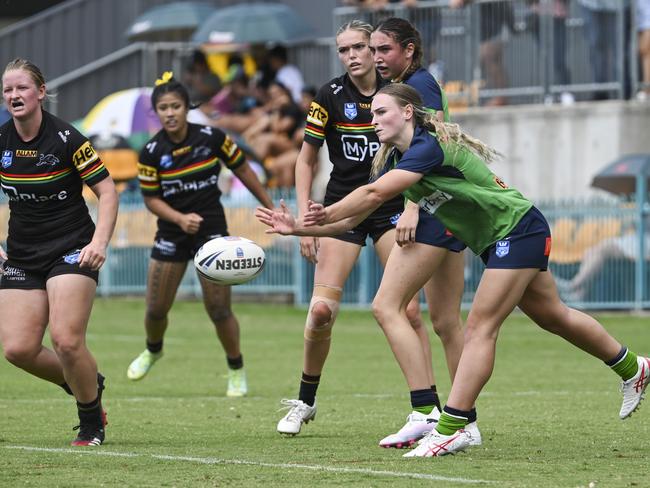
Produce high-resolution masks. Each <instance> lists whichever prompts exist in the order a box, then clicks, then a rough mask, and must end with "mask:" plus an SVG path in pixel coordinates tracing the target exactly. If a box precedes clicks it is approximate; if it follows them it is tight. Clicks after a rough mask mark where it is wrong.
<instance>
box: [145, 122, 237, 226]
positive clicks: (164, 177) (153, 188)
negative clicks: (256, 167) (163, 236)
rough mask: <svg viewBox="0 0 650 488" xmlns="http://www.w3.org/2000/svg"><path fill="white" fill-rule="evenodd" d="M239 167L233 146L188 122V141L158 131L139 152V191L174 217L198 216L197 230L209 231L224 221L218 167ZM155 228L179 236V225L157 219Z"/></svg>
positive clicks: (212, 130) (213, 130)
mask: <svg viewBox="0 0 650 488" xmlns="http://www.w3.org/2000/svg"><path fill="white" fill-rule="evenodd" d="M244 162H245V158H244V154H243V153H242V151H241V149H240V148H239V147H238V146H237V144H235V142H234V141H233V140H232V139H231V138H230V136H228V135H226V134H225V133H224V132H222V131H221V130H219V129H216V128H214V127H209V126H201V125H197V124H192V123H190V124H188V130H187V137H186V138H185V140H184V141H182V142H180V143H178V144H176V143H173V142H172V141H171V140H170V139H169V137H168V136H167V133H166V132H165V131H164V130H161V131H160V132H158V134H156V135H155V136H154V137H153V138H152V139H151V140H150V141H149V142H148V143H147V144H146V145H145V147H144V148H143V149H142V151H141V152H140V159H139V162H138V179H139V181H140V190H141V191H142V194H143V195H144V196H145V197H159V198H161V199H162V200H164V201H165V202H166V203H167V204H168V205H169V206H170V207H172V208H173V209H175V210H178V211H179V212H182V213H189V212H195V213H197V214H199V215H200V216H201V217H203V219H204V220H203V223H202V224H201V227H202V228H210V227H211V226H212V225H215V224H216V223H218V222H220V221H221V220H222V217H223V207H222V206H221V203H220V201H219V198H220V197H221V191H220V190H219V187H218V185H217V181H218V179H219V172H220V171H221V165H222V164H224V165H226V167H228V168H229V169H231V170H235V169H237V168H239V167H240V166H241V165H242V164H244ZM158 229H159V231H161V232H171V233H179V232H182V230H181V228H180V227H179V226H178V225H176V224H174V223H172V222H168V221H166V220H162V219H158Z"/></svg>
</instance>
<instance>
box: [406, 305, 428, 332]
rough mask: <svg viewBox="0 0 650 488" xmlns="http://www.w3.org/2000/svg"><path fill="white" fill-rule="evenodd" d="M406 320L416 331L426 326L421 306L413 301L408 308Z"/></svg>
mask: <svg viewBox="0 0 650 488" xmlns="http://www.w3.org/2000/svg"><path fill="white" fill-rule="evenodd" d="M406 318H407V319H408V321H409V322H410V324H411V327H413V329H414V330H417V329H419V328H421V327H422V326H424V322H423V321H422V314H421V313H420V304H419V303H418V302H417V301H415V300H411V302H409V304H408V305H407V306H406Z"/></svg>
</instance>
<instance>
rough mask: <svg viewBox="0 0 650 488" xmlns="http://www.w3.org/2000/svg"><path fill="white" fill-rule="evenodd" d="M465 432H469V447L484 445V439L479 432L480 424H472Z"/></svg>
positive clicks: (468, 425)
mask: <svg viewBox="0 0 650 488" xmlns="http://www.w3.org/2000/svg"><path fill="white" fill-rule="evenodd" d="M463 430H464V431H465V432H467V433H468V434H469V436H470V440H469V445H470V446H480V445H481V444H483V438H482V437H481V431H480V430H478V424H477V423H476V422H470V423H469V424H467V425H466V426H465V427H463Z"/></svg>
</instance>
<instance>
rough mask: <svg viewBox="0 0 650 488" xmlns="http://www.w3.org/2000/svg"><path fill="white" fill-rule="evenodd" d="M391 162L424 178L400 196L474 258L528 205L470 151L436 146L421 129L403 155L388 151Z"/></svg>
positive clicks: (516, 220)
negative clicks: (437, 222) (437, 223)
mask: <svg viewBox="0 0 650 488" xmlns="http://www.w3.org/2000/svg"><path fill="white" fill-rule="evenodd" d="M392 162H393V166H394V168H395V169H401V170H406V171H412V172H415V173H421V174H423V175H424V176H423V178H422V179H421V180H420V181H418V182H417V183H416V184H414V185H413V186H411V187H410V188H409V189H408V190H406V191H405V192H404V195H405V196H406V198H408V199H409V200H411V201H413V202H415V203H417V204H418V205H419V206H420V208H422V209H423V210H425V211H426V212H427V213H429V214H431V215H435V216H436V217H437V218H439V219H440V221H441V222H442V223H443V224H444V225H445V226H446V227H447V228H448V229H449V230H450V231H451V232H452V233H453V234H454V236H455V237H457V238H458V239H460V240H461V241H463V242H464V243H465V244H467V246H468V247H469V248H470V249H471V250H472V251H474V253H476V254H481V253H482V252H483V251H484V250H485V249H487V248H488V247H489V246H491V245H492V244H494V243H495V242H496V241H498V240H501V239H502V238H504V237H505V236H506V235H508V234H509V233H510V231H512V230H513V229H514V228H515V226H516V225H517V224H518V223H519V221H520V220H521V218H522V217H523V216H524V214H525V213H526V212H528V210H530V208H531V207H532V206H533V204H532V203H531V202H530V201H529V200H527V199H526V198H525V197H524V196H523V195H522V194H521V193H519V192H518V191H517V190H515V189H514V188H508V187H507V186H506V185H505V184H504V183H503V182H502V181H501V180H500V179H499V178H498V177H497V176H496V175H495V174H494V173H492V172H491V171H490V170H489V169H488V167H487V165H486V164H485V162H484V161H483V160H482V159H481V158H480V157H479V156H477V155H476V154H474V153H473V152H472V151H471V150H469V149H467V148H465V147H462V146H460V145H459V144H457V143H454V142H449V143H442V144H441V143H439V142H438V139H437V138H436V136H435V134H434V133H429V132H428V131H427V130H426V129H424V128H422V127H416V129H415V133H414V135H413V140H412V141H411V145H410V147H409V148H408V150H407V151H406V152H405V153H404V154H403V155H400V154H399V153H398V152H397V151H395V152H394V153H393V161H392Z"/></svg>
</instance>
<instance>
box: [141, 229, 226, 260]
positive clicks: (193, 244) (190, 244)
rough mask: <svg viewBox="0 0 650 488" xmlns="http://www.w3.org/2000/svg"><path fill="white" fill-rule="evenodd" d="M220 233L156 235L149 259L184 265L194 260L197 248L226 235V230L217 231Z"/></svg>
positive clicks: (159, 233)
mask: <svg viewBox="0 0 650 488" xmlns="http://www.w3.org/2000/svg"><path fill="white" fill-rule="evenodd" d="M218 230H221V231H222V232H214V233H211V234H205V233H201V234H185V233H183V234H178V233H177V234H167V233H161V232H158V233H156V238H155V240H154V243H153V247H152V248H151V258H152V259H155V260H157V261H171V262H179V263H184V262H186V261H189V260H190V259H194V255H195V254H196V251H198V250H199V248H200V247H201V246H202V245H203V244H205V243H206V242H208V241H209V240H211V239H215V238H217V237H224V236H227V235H228V230H227V229H226V228H223V229H218Z"/></svg>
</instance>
